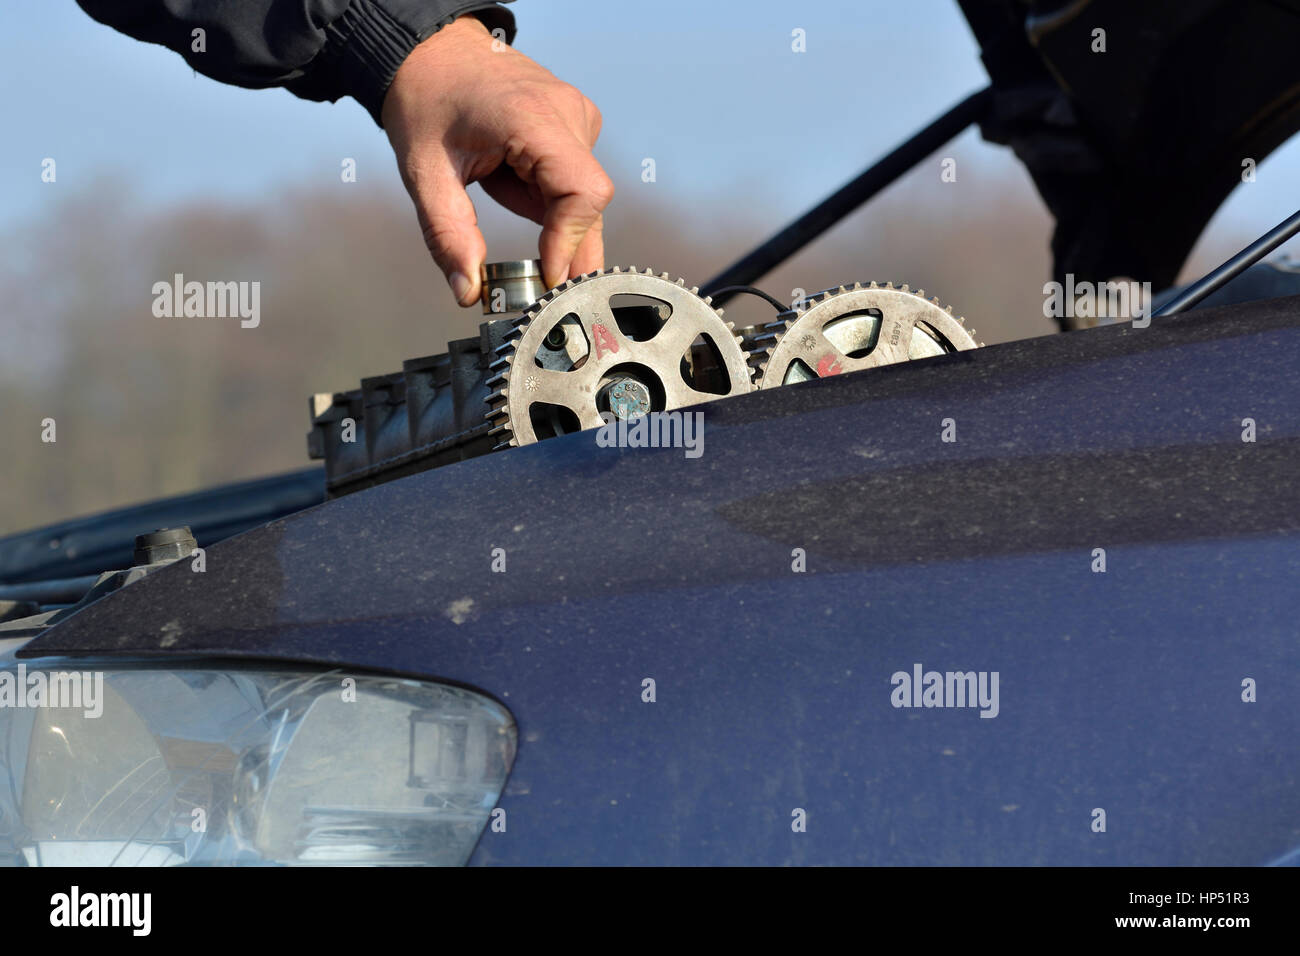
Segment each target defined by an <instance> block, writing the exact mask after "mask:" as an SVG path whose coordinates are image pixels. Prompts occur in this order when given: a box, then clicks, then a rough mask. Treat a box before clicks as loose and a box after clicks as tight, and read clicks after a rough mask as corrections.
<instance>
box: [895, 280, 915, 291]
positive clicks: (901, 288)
mask: <svg viewBox="0 0 1300 956" xmlns="http://www.w3.org/2000/svg"><path fill="white" fill-rule="evenodd" d="M898 291H899V292H911V291H912V290H911V289H909V288H908V287H907V283H906V282H904V283H903V284H902V285H901V286H899V287H898Z"/></svg>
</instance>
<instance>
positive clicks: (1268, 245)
mask: <svg viewBox="0 0 1300 956" xmlns="http://www.w3.org/2000/svg"><path fill="white" fill-rule="evenodd" d="M1298 232H1300V212H1297V213H1296V214H1295V215H1293V216H1292V217H1291V218H1290V219H1288V220H1286V221H1285V222H1280V223H1278V224H1277V225H1276V226H1274V227H1273V228H1272V229H1270V230H1269V231H1268V232H1266V233H1264V235H1262V236H1260V237H1259V238H1258V239H1256V240H1255V241H1254V242H1252V243H1251V244H1250V245H1248V246H1247V247H1246V248H1245V249H1242V250H1241V252H1239V253H1237V254H1236V255H1235V256H1233V257H1232V258H1231V259H1229V260H1228V261H1227V262H1225V263H1223V265H1221V266H1219V267H1218V268H1217V269H1213V270H1211V271H1210V272H1208V273H1206V274H1205V275H1204V276H1203V277H1201V278H1200V279H1197V280H1196V281H1195V282H1193V283H1192V284H1191V285H1189V286H1188V287H1187V288H1185V289H1183V291H1182V292H1179V293H1178V294H1177V295H1176V296H1174V297H1173V298H1172V299H1170V300H1169V301H1168V302H1166V303H1165V304H1164V305H1162V306H1161V307H1160V308H1159V309H1158V310H1157V311H1156V312H1155V314H1154V315H1153V316H1152V317H1153V318H1157V319H1165V318H1168V317H1169V316H1171V315H1177V314H1178V313H1179V312H1185V311H1187V310H1188V309H1190V308H1191V307H1192V306H1194V305H1196V303H1198V302H1200V301H1201V300H1202V299H1204V298H1205V297H1206V296H1208V295H1212V294H1213V293H1215V292H1217V291H1218V290H1219V289H1222V288H1223V287H1224V286H1225V285H1227V284H1228V283H1229V282H1231V281H1232V280H1233V279H1235V278H1237V276H1239V275H1241V273H1243V272H1245V271H1246V270H1247V269H1249V268H1250V267H1251V266H1253V265H1254V264H1255V263H1256V262H1258V261H1259V260H1260V259H1263V258H1264V257H1265V256H1266V255H1268V254H1269V253H1270V252H1272V251H1273V250H1274V249H1276V248H1277V247H1278V246H1280V245H1282V243H1284V242H1286V241H1287V240H1288V239H1290V238H1291V237H1292V236H1294V235H1295V234H1296V233H1298Z"/></svg>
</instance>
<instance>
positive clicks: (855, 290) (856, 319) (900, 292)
mask: <svg viewBox="0 0 1300 956" xmlns="http://www.w3.org/2000/svg"><path fill="white" fill-rule="evenodd" d="M751 344H752V346H753V347H754V348H755V349H761V350H762V351H759V352H757V353H756V354H757V356H758V357H757V361H756V364H757V367H758V387H759V388H777V387H779V386H781V385H790V384H793V383H795V382H803V381H807V380H808V379H812V378H826V377H828V376H831V375H839V374H841V373H843V372H856V371H859V370H861V369H865V368H874V367H876V366H878V365H891V364H893V363H895V362H906V361H908V360H910V359H918V358H926V357H928V356H931V355H943V354H945V353H948V352H956V351H963V350H965V349H973V348H976V347H977V346H978V345H979V343H978V342H976V341H975V338H974V329H969V330H968V329H967V328H966V326H965V320H963V319H961V318H953V315H952V309H951V308H946V309H945V308H943V307H942V306H940V305H939V300H938V299H927V298H926V297H925V292H924V291H923V290H920V289H918V290H917V291H915V292H913V291H912V290H911V289H909V288H908V287H907V286H906V285H904V286H901V287H899V288H897V289H895V288H894V286H893V284H892V283H886V284H885V285H883V286H882V285H878V284H877V283H875V282H872V283H871V284H870V285H866V286H864V285H862V284H861V283H855V284H854V285H853V287H852V288H848V287H846V286H840V287H839V288H838V289H831V290H828V291H826V292H821V293H818V294H817V295H814V296H810V297H809V299H808V304H807V307H806V308H805V309H802V310H791V311H789V312H786V313H783V314H782V315H781V316H780V318H778V319H777V320H776V321H775V322H773V323H771V324H770V325H768V326H767V327H766V331H765V332H764V333H762V334H760V335H757V336H755V337H754V338H753V339H752V340H751Z"/></svg>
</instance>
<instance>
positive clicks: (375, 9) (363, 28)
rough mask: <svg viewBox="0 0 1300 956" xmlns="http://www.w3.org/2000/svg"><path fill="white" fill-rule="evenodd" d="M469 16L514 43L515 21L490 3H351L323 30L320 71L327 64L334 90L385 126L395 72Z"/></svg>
mask: <svg viewBox="0 0 1300 956" xmlns="http://www.w3.org/2000/svg"><path fill="white" fill-rule="evenodd" d="M504 2H506V3H509V2H510V0H504ZM467 13H472V14H474V15H475V16H477V17H478V18H479V19H480V20H482V21H483V23H484V25H486V26H487V28H488V29H489V30H493V29H496V28H497V27H500V28H502V29H503V30H505V31H506V42H507V43H510V42H513V41H514V38H515V18H514V15H513V14H511V12H510V11H509V10H507V9H506V8H505V7H503V6H501V4H500V3H493V2H490V0H352V2H351V3H350V4H349V5H348V9H347V10H346V11H345V12H344V13H343V15H342V16H340V17H339V18H338V19H336V20H334V21H333V22H332V23H330V24H329V25H328V26H327V27H326V28H325V37H326V39H325V48H324V49H323V50H322V51H321V55H320V57H319V59H320V60H322V61H323V62H322V63H321V64H320V65H322V66H323V65H326V64H329V68H330V69H331V72H334V73H335V79H336V83H337V86H336V88H337V89H339V90H340V91H341V92H343V93H345V94H350V95H351V96H353V97H354V98H355V99H356V100H357V101H358V102H360V103H361V105H362V106H364V107H365V108H366V109H367V110H369V111H370V115H371V116H372V117H374V120H375V122H376V123H378V124H379V125H380V126H383V123H382V122H381V121H380V111H381V110H382V109H383V105H384V97H385V95H387V93H388V87H389V86H391V85H392V82H393V77H394V76H396V75H397V68H398V67H399V66H401V65H402V63H403V61H404V60H405V59H406V58H407V56H409V55H410V53H411V51H412V50H414V49H415V47H416V46H417V45H418V44H419V43H420V42H422V41H423V40H426V39H428V38H429V37H431V36H433V34H435V33H437V32H438V31H439V30H441V29H442V28H443V27H445V26H446V25H447V24H449V23H451V22H452V21H453V20H455V19H456V18H457V17H460V16H464V15H465V14H467ZM313 72H314V70H313Z"/></svg>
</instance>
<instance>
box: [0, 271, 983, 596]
mask: <svg viewBox="0 0 1300 956" xmlns="http://www.w3.org/2000/svg"><path fill="white" fill-rule="evenodd" d="M532 268H533V267H532V266H531V265H530V264H528V263H496V264H493V265H489V266H488V267H487V274H488V275H489V276H496V278H497V279H498V280H500V281H502V282H508V281H509V280H507V279H505V278H503V277H505V276H507V275H512V276H515V278H518V279H519V280H520V282H521V283H522V282H524V280H525V279H526V280H527V281H533V280H532V279H531V278H529V277H528V275H527V273H529V271H530V269H532ZM516 273H517V275H516ZM526 287H527V286H526V283H525V284H522V285H519V286H517V287H515V289H514V291H513V292H511V291H510V290H509V289H507V290H506V292H505V293H504V299H505V300H506V301H513V300H511V298H510V297H511V296H512V295H517V294H523V293H522V292H521V291H520V290H522V289H524V288H526ZM499 298H501V297H499ZM905 332H906V336H907V337H906V340H904V333H905ZM741 333H742V335H743V337H742V335H738V334H737V330H735V329H734V328H733V327H732V324H731V323H730V322H726V321H724V320H723V318H722V310H721V309H715V308H714V307H713V305H712V302H711V300H710V299H709V298H708V297H707V296H706V297H701V296H700V295H699V292H698V290H696V289H695V288H688V287H687V286H686V283H685V282H684V281H683V280H681V279H677V280H675V281H674V280H672V279H670V278H669V277H668V274H667V273H666V272H665V273H659V274H657V275H656V274H655V273H653V272H652V271H651V270H649V269H646V270H645V271H644V272H639V271H637V270H636V269H635V268H631V269H628V270H626V271H624V270H621V269H618V268H615V269H611V270H608V271H606V272H593V273H590V274H589V275H585V276H582V277H580V278H578V279H571V280H569V281H568V282H565V283H564V284H563V285H561V286H559V287H558V288H555V289H552V290H550V291H549V292H547V293H545V294H544V295H542V296H541V297H540V298H539V299H537V300H536V301H535V302H532V303H530V304H529V307H528V309H527V311H526V312H523V313H522V314H520V313H519V312H516V313H513V314H512V315H507V316H504V317H502V318H499V319H495V320H491V321H487V322H484V323H483V324H482V325H480V326H479V335H478V337H477V338H473V339H460V340H457V341H455V342H451V343H448V345H447V352H446V353H443V354H440V355H431V356H427V357H425V358H418V359H410V360H408V361H407V362H405V363H403V367H402V371H400V372H394V373H391V374H388V375H377V376H374V377H372V378H366V379H363V380H362V381H361V388H360V389H357V390H354V391H349V392H335V393H329V392H326V393H322V394H318V395H315V396H313V398H312V400H311V420H312V428H311V431H310V432H309V433H308V436H307V446H308V452H309V454H310V455H311V457H312V458H320V459H324V461H325V483H326V493H327V496H328V497H331V498H334V497H338V496H339V495H345V494H349V493H351V492H353V491H360V490H362V489H364V488H369V487H372V486H374V485H378V484H382V483H384V482H387V481H392V480H393V479H395V478H401V477H403V476H405V475H410V474H414V473H415V472H419V471H424V470H426V469H429V468H437V467H440V466H442V465H447V464H451V463H453V462H457V461H463V460H465V459H467V458H475V457H478V456H480V455H486V454H490V453H491V452H493V451H497V450H499V449H502V448H507V447H510V446H511V445H527V444H530V443H533V442H536V441H539V440H541V439H545V438H552V437H555V436H558V435H564V434H568V433H570V432H576V431H580V430H582V429H584V428H592V427H595V426H598V425H600V424H602V415H612V416H614V417H615V418H618V419H625V420H626V419H633V418H636V417H638V416H640V415H644V414H647V413H649V412H655V411H668V410H671V409H674V408H680V407H682V406H685V405H693V404H697V403H699V402H705V401H709V400H712V399H716V398H722V397H725V396H731V395H741V394H744V393H746V392H750V391H753V390H754V388H755V387H756V386H755V384H754V372H753V369H755V368H757V369H758V371H759V374H760V376H761V378H760V383H759V384H760V385H761V387H763V388H772V387H774V386H777V385H783V384H789V383H791V382H798V381H803V380H804V379H808V378H816V377H818V376H825V375H834V374H838V373H839V372H847V371H854V370H856V369H859V368H870V367H872V366H875V365H884V364H887V363H889V362H898V361H903V360H905V359H910V358H920V357H922V356H926V355H939V354H942V353H944V352H951V351H956V350H959V349H968V348H974V347H975V344H976V343H975V341H974V339H972V338H971V336H970V334H969V333H968V332H967V331H966V329H965V328H963V326H962V324H961V320H960V319H954V318H953V317H952V315H951V310H944V309H942V308H940V307H939V305H938V303H937V302H935V301H933V300H926V299H925V297H924V294H923V293H920V292H911V291H910V290H909V289H908V288H907V287H906V286H903V287H902V288H901V289H895V288H893V287H892V286H884V287H881V286H877V285H875V284H874V283H873V284H872V285H871V286H869V287H865V288H864V287H862V286H860V285H857V286H854V287H853V288H852V289H847V288H844V287H840V288H839V289H836V290H830V291H828V292H822V293H819V294H818V295H815V296H813V297H812V298H811V299H810V300H809V305H808V307H807V308H806V309H802V310H799V311H787V312H785V313H783V314H782V315H781V316H780V317H779V318H778V319H777V320H776V321H775V322H772V323H769V324H767V325H761V326H751V327H748V328H746V329H743V330H741ZM8 597H13V595H4V594H0V598H8Z"/></svg>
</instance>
